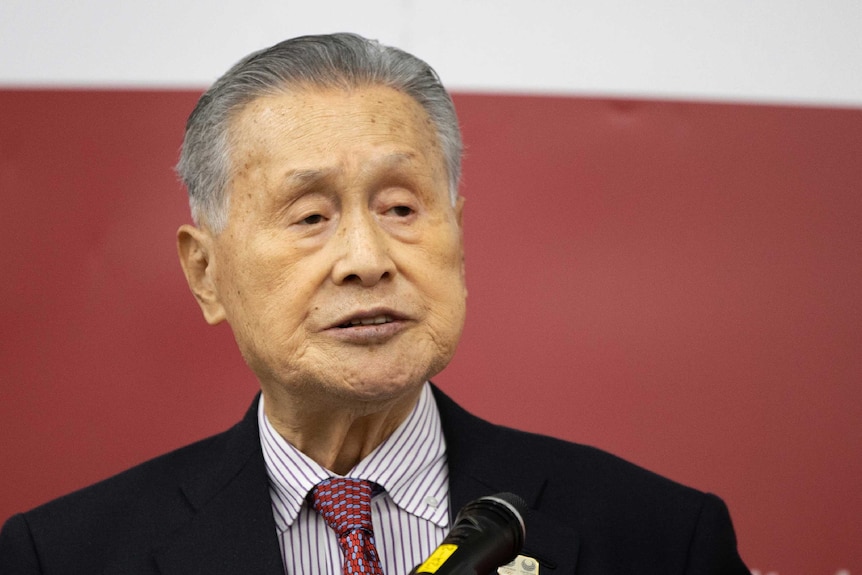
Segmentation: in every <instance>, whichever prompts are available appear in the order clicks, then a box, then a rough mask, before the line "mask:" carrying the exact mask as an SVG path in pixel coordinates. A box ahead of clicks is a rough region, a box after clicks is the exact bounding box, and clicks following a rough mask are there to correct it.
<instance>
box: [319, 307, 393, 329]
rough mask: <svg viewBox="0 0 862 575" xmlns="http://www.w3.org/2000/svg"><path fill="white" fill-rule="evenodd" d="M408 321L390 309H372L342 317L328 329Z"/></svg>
mask: <svg viewBox="0 0 862 575" xmlns="http://www.w3.org/2000/svg"><path fill="white" fill-rule="evenodd" d="M406 319H408V318H407V316H405V315H404V314H402V313H399V312H397V311H395V310H393V309H390V308H382V307H380V308H373V309H368V310H359V311H354V312H352V313H349V314H345V315H343V316H342V317H341V318H339V319H337V320H336V321H334V322H332V323H331V324H330V325H329V328H330V329H332V328H338V329H348V328H357V327H358V328H362V327H367V326H381V325H386V324H390V323H397V322H401V321H404V320H406Z"/></svg>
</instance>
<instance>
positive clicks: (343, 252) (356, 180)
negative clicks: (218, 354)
mask: <svg viewBox="0 0 862 575" xmlns="http://www.w3.org/2000/svg"><path fill="white" fill-rule="evenodd" d="M231 134H232V144H231V162H232V167H233V171H232V178H231V180H230V183H229V190H230V216H229V220H228V225H227V227H226V228H225V229H224V231H222V232H221V233H220V234H219V235H218V236H216V237H213V238H211V239H212V243H211V245H212V253H211V255H210V266H211V269H210V270H209V271H210V273H211V277H212V282H213V286H214V291H215V294H216V299H217V302H216V306H217V308H218V310H220V313H221V316H223V317H224V318H225V319H227V321H228V322H229V323H230V325H231V328H232V329H233V332H234V335H235V337H236V340H237V343H238V344H239V347H240V350H241V351H242V354H243V356H244V357H245V359H246V361H247V362H248V363H249V365H250V366H251V368H252V369H253V370H254V371H255V373H256V374H257V376H258V378H259V379H260V381H261V383H262V385H263V387H264V391H267V390H269V391H270V392H273V393H279V392H280V391H287V392H289V393H293V394H296V393H299V394H306V397H308V395H307V394H309V393H312V394H317V395H318V396H319V394H320V393H321V392H322V391H323V392H325V393H326V394H328V395H327V397H332V398H353V399H361V400H384V399H391V398H397V397H399V396H401V395H403V394H404V393H405V392H406V391H409V390H411V389H412V390H415V389H416V387H417V386H418V385H419V384H420V383H422V382H423V381H425V380H426V379H427V378H429V377H431V376H433V375H434V374H436V373H437V372H439V371H440V370H441V369H443V367H445V366H446V364H447V363H448V362H449V360H450V359H451V357H452V355H453V353H454V351H455V346H456V344H457V342H458V339H459V337H460V334H461V329H462V327H463V323H464V315H465V298H466V289H465V284H464V270H463V252H462V241H461V202H460V201H459V203H458V205H457V206H454V207H453V206H452V204H451V202H450V200H449V191H448V174H447V172H446V168H445V164H444V162H443V157H442V154H441V151H440V147H439V144H438V142H437V137H436V135H435V131H434V128H433V125H432V123H431V121H430V120H429V118H428V116H427V114H426V113H425V111H424V110H423V109H422V108H421V106H419V105H418V104H417V103H416V102H415V101H413V100H412V99H411V98H409V97H407V96H404V95H403V94H401V93H399V92H397V91H395V90H393V89H390V88H385V87H366V88H359V89H354V90H351V91H343V90H319V89H308V90H305V91H300V92H293V93H289V94H287V93H286V94H280V95H273V96H265V97H261V98H259V99H257V100H255V101H253V102H251V103H250V104H249V105H248V106H247V107H246V108H245V109H244V110H243V111H242V112H241V113H240V114H239V115H238V116H237V117H236V118H235V121H234V123H233V124H232V131H231ZM220 313H216V314H215V315H213V314H209V315H208V317H210V318H211V321H219V320H220ZM212 318H215V319H214V320H213V319H212Z"/></svg>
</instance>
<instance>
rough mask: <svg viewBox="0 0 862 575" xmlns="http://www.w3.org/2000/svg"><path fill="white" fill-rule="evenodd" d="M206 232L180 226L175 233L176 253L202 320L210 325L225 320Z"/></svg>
mask: <svg viewBox="0 0 862 575" xmlns="http://www.w3.org/2000/svg"><path fill="white" fill-rule="evenodd" d="M212 244H213V242H212V236H211V235H210V233H209V232H208V231H207V230H203V229H200V228H196V227H194V226H190V225H182V226H180V228H179V229H178V230H177V254H178V255H179V258H180V265H181V266H182V268H183V273H185V275H186V281H187V282H188V284H189V289H190V290H191V292H192V294H194V296H195V299H196V300H197V302H198V305H199V306H200V308H201V311H202V312H203V314H204V319H205V320H206V321H207V323H209V324H210V325H215V324H217V323H220V322H222V321H224V319H225V311H224V307H223V306H222V304H221V300H220V299H219V294H218V289H217V285H216V282H215V278H214V272H215V257H214V256H215V254H214V250H213V245H212Z"/></svg>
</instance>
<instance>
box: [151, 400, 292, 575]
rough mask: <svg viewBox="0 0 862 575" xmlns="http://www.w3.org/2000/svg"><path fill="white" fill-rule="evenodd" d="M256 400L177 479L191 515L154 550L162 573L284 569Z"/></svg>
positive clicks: (277, 573)
mask: <svg viewBox="0 0 862 575" xmlns="http://www.w3.org/2000/svg"><path fill="white" fill-rule="evenodd" d="M257 403H258V400H257V399H256V400H255V401H254V403H253V404H252V406H251V408H250V409H249V411H248V412H247V413H246V416H245V417H244V418H243V420H242V421H241V422H239V423H238V424H237V425H236V426H234V427H233V428H232V429H231V430H230V431H228V432H227V433H226V434H224V435H222V436H219V437H217V438H215V439H213V440H212V441H213V445H212V449H211V450H210V451H209V452H208V459H207V460H206V461H202V462H201V464H200V466H196V467H195V470H196V472H195V474H194V475H193V476H189V477H186V478H185V479H184V480H183V481H182V490H183V493H184V494H185V496H186V498H187V500H188V503H189V505H190V507H191V508H192V509H193V512H194V515H193V517H192V518H191V520H189V521H188V522H187V523H186V524H185V525H183V526H182V527H181V528H180V529H178V530H177V531H176V532H175V533H173V534H171V535H170V538H169V542H168V543H167V544H166V545H164V546H163V547H161V548H160V549H158V550H157V551H156V563H157V564H158V566H159V569H160V570H161V573H162V574H163V575H185V574H188V573H207V574H209V575H218V574H225V575H227V574H228V573H231V574H232V573H262V574H266V575H282V574H283V572H284V570H283V567H282V561H281V552H280V551H279V546H278V539H277V536H276V527H275V521H274V519H273V516H272V506H271V502H270V497H269V484H268V480H267V477H266V468H265V466H264V462H263V454H262V452H261V448H260V439H259V435H258V429H257V418H256V409H257Z"/></svg>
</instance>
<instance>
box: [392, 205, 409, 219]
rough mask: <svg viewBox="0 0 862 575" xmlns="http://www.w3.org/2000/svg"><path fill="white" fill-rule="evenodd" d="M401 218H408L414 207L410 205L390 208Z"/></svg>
mask: <svg viewBox="0 0 862 575" xmlns="http://www.w3.org/2000/svg"><path fill="white" fill-rule="evenodd" d="M389 211H390V212H392V213H393V214H395V215H396V216H398V217H399V218H406V217H407V216H409V215H411V214H412V213H413V208H411V207H409V206H395V207H394V208H391V209H390V210H389Z"/></svg>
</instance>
